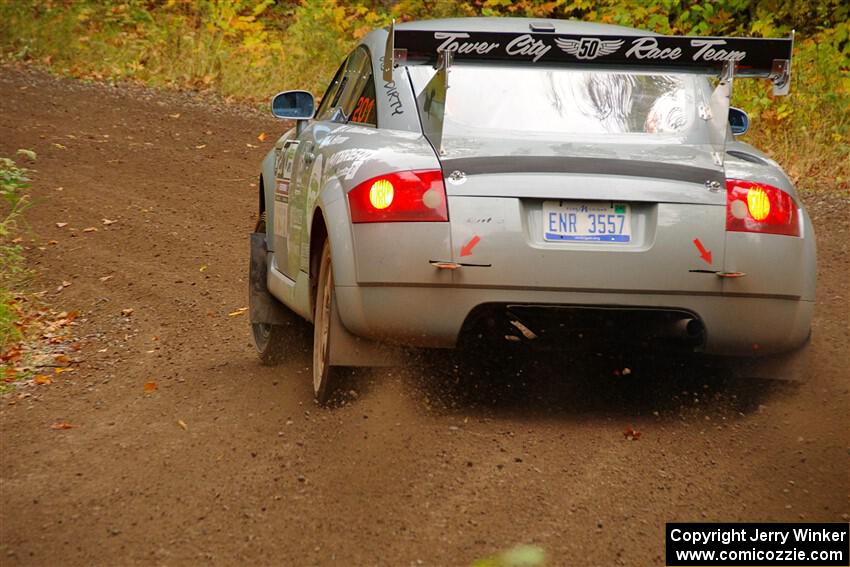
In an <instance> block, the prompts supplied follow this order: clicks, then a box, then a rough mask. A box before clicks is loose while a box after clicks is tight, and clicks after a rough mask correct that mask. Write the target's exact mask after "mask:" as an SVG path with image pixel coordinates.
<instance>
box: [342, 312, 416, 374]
mask: <svg viewBox="0 0 850 567" xmlns="http://www.w3.org/2000/svg"><path fill="white" fill-rule="evenodd" d="M329 342H330V364H331V365H333V366H376V367H378V366H383V367H386V366H402V365H404V364H405V362H406V353H405V351H404V349H402V348H401V347H397V346H394V345H388V344H386V343H381V342H378V341H373V340H370V339H364V338H363V337H358V336H356V335H353V334H351V333H350V332H349V331H348V329H346V328H345V325H343V324H342V320H341V319H340V317H339V310H338V308H337V302H336V298H334V301H332V302H331V328H330V337H329Z"/></svg>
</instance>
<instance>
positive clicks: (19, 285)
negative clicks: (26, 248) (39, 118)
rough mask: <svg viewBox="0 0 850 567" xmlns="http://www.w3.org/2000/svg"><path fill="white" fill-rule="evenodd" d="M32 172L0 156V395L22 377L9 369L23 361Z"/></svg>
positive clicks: (26, 155) (28, 156)
mask: <svg viewBox="0 0 850 567" xmlns="http://www.w3.org/2000/svg"><path fill="white" fill-rule="evenodd" d="M18 154H19V156H21V157H23V158H24V159H27V160H29V161H35V158H36V155H35V152H32V151H30V150H18ZM29 173H30V170H29V169H27V168H25V167H20V166H19V165H18V164H17V163H16V162H15V161H14V160H12V159H11V158H6V157H0V203H2V205H0V361H2V362H3V364H4V365H7V367H6V369H5V370H4V375H3V376H2V379H0V393H2V392H3V390H4V389H5V387H6V385H7V383H8V382H11V381H14V380H17V379H19V378H20V376H19V375H18V373H17V372H16V371H15V370H14V368H12V367H11V366H9V365H10V364H11V363H14V362H16V361H17V360H18V359H19V358H20V349H17V348H16V347H15V345H17V343H18V342H19V341H21V340H22V339H23V335H24V333H23V326H24V325H23V320H24V319H25V318H26V315H27V313H26V311H27V308H26V303H25V302H24V301H22V298H23V290H24V288H25V285H26V283H27V280H28V279H29V270H27V268H26V267H25V263H24V256H23V249H22V247H21V245H20V242H21V238H20V237H18V234H20V232H21V228H22V227H21V224H22V215H23V212H24V211H25V210H26V209H27V207H28V206H29V204H30V198H29V194H28V193H27V191H28V189H29V186H30V185H29V182H30V179H29V177H28V175H29Z"/></svg>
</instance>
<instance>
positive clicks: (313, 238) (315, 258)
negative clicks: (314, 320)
mask: <svg viewBox="0 0 850 567" xmlns="http://www.w3.org/2000/svg"><path fill="white" fill-rule="evenodd" d="M327 239H328V226H327V223H326V222H325V213H324V211H323V210H322V208H321V207H320V206H317V207H316V209H315V210H314V211H313V218H312V220H311V221H310V265H309V268H308V269H309V272H308V276H309V278H308V279H309V281H310V313H315V312H316V291H317V288H318V285H319V262H320V261H321V259H322V247H323V246H324V245H325V241H326V240H327Z"/></svg>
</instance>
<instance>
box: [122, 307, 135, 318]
mask: <svg viewBox="0 0 850 567" xmlns="http://www.w3.org/2000/svg"><path fill="white" fill-rule="evenodd" d="M133 311H135V309H133V308H132V307H128V308H127V309H122V310H121V315H123V316H124V317H129V316H130V315H132V314H133Z"/></svg>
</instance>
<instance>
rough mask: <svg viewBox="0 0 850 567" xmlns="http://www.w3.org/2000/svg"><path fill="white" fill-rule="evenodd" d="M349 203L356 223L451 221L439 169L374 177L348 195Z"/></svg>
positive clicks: (441, 174)
mask: <svg viewBox="0 0 850 567" xmlns="http://www.w3.org/2000/svg"><path fill="white" fill-rule="evenodd" d="M348 204H349V206H350V208H351V222H354V223H361V222H417V221H419V222H422V221H426V222H427V221H430V222H435V221H447V220H449V212H448V207H447V206H446V186H445V185H444V184H443V172H442V171H440V170H439V169H436V170H428V171H400V172H398V173H388V174H386V175H381V176H378V177H373V178H372V179H369V180H367V181H364V182H363V183H361V184H360V185H358V186H357V187H355V188H354V189H352V190H351V191H350V192H349V193H348Z"/></svg>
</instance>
